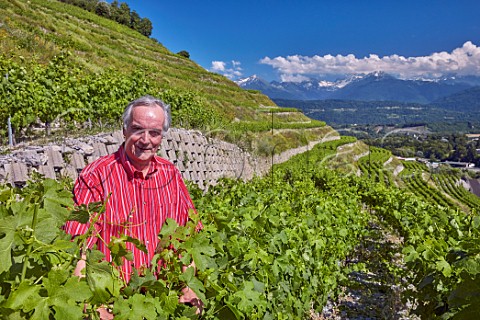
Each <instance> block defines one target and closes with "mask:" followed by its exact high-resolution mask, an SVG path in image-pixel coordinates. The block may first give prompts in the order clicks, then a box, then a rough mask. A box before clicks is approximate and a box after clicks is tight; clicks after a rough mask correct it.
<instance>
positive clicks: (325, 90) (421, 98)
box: [236, 72, 480, 103]
mask: <svg viewBox="0 0 480 320" xmlns="http://www.w3.org/2000/svg"><path fill="white" fill-rule="evenodd" d="M236 83H237V84H238V85H239V86H240V87H242V88H245V89H254V90H260V91H261V92H262V93H264V94H266V95H267V96H269V97H270V98H272V99H290V100H326V99H340V100H362V101H400V102H416V103H429V102H432V101H435V100H438V99H441V98H443V97H446V96H449V95H451V94H454V93H458V92H460V91H463V90H465V89H468V88H471V87H473V86H476V85H480V77H472V76H470V77H455V76H450V77H447V78H443V79H434V80H426V79H415V80H403V79H398V78H396V77H394V76H392V75H389V74H387V73H385V72H374V73H370V74H367V75H352V76H349V77H346V78H344V79H339V80H336V81H326V80H319V79H310V80H309V81H303V82H277V81H272V82H270V83H268V82H267V81H265V80H263V79H261V78H260V77H258V76H252V77H249V78H245V79H242V80H239V81H237V82H236Z"/></svg>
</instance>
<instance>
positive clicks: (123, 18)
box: [115, 2, 130, 27]
mask: <svg viewBox="0 0 480 320" xmlns="http://www.w3.org/2000/svg"><path fill="white" fill-rule="evenodd" d="M115 18H116V20H117V22H118V23H121V24H123V25H125V26H129V27H130V7H129V6H128V4H126V3H125V2H122V3H120V7H119V8H118V15H117V16H116V17H115Z"/></svg>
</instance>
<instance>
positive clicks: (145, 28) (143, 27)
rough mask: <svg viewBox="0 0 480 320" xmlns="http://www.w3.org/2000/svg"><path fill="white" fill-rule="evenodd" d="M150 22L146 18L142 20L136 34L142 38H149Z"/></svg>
mask: <svg viewBox="0 0 480 320" xmlns="http://www.w3.org/2000/svg"><path fill="white" fill-rule="evenodd" d="M152 29H153V26H152V22H151V21H150V20H149V19H148V18H142V19H141V20H140V24H139V27H138V32H140V33H141V34H143V35H144V36H147V37H150V36H151V35H152Z"/></svg>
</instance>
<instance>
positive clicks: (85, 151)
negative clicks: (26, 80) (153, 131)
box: [0, 128, 267, 189]
mask: <svg viewBox="0 0 480 320" xmlns="http://www.w3.org/2000/svg"><path fill="white" fill-rule="evenodd" d="M122 142H123V135H122V132H121V131H116V132H113V133H109V134H100V135H96V136H90V137H85V138H68V137H66V138H64V139H63V141H61V142H60V143H59V142H57V143H49V144H47V145H44V146H38V145H25V146H22V147H20V148H18V149H16V150H12V151H11V152H10V153H8V154H6V155H0V181H3V182H4V183H5V182H9V183H12V184H15V185H18V186H21V185H23V184H25V183H26V181H27V180H28V179H29V175H30V173H31V172H32V171H38V172H40V173H41V174H43V175H45V177H47V178H52V179H56V178H59V177H60V176H62V175H66V176H69V177H71V178H73V179H75V178H76V177H77V176H78V173H80V171H81V170H82V169H83V168H84V167H85V166H86V164H88V163H90V162H92V161H94V160H96V159H98V158H99V157H101V156H104V155H107V154H110V153H113V152H115V151H116V150H117V149H118V147H119V146H120V145H121V143H122ZM159 153H160V156H162V157H163V158H166V159H168V160H170V161H172V162H173V163H174V164H175V165H176V166H177V167H178V169H179V170H180V172H181V173H182V176H183V177H184V179H186V180H190V181H193V182H195V183H196V184H197V185H198V186H199V187H200V188H202V189H205V188H206V187H207V186H208V185H210V184H215V183H216V181H218V179H220V178H222V177H230V178H241V179H243V180H248V179H250V178H252V177H253V176H254V175H257V174H262V173H264V172H265V171H266V170H267V169H266V163H263V162H266V161H265V160H264V161H263V162H262V163H259V161H258V160H255V159H253V158H252V157H251V156H250V154H248V153H246V152H243V151H242V150H241V149H240V148H239V147H238V146H236V145H235V144H231V143H227V142H224V141H220V140H217V139H212V138H208V137H206V136H204V135H202V134H201V133H200V132H198V131H187V130H182V129H176V128H171V129H170V130H169V131H168V132H167V134H166V135H165V137H164V139H163V141H162V146H161V148H160V150H159Z"/></svg>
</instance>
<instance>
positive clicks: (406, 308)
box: [311, 223, 420, 320]
mask: <svg viewBox="0 0 480 320" xmlns="http://www.w3.org/2000/svg"><path fill="white" fill-rule="evenodd" d="M370 228H371V229H372V231H373V232H372V236H371V237H369V238H367V239H365V241H364V242H363V245H362V246H361V247H359V248H358V250H357V252H356V253H355V255H354V257H352V258H351V260H349V261H348V262H347V264H362V263H363V264H364V265H365V268H364V269H363V270H362V271H356V272H352V273H350V274H349V277H348V281H346V282H345V284H343V285H342V287H341V290H342V294H341V295H340V296H339V297H338V299H337V300H335V301H328V303H327V305H326V306H325V307H324V309H323V312H322V313H321V314H314V313H312V315H311V318H312V319H313V320H337V319H355V320H373V319H392V320H406V319H420V318H418V317H417V316H415V315H413V314H412V303H411V302H403V301H402V299H401V292H402V287H404V286H405V284H401V280H400V279H399V278H400V277H399V276H396V275H395V274H394V272H392V271H391V267H390V268H389V267H388V264H390V265H391V266H394V267H396V268H401V267H402V256H401V253H400V252H401V239H400V238H398V237H396V236H395V235H393V234H391V233H389V232H387V231H386V230H385V229H383V228H382V227H380V225H379V224H378V223H372V224H371V225H370Z"/></svg>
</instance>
